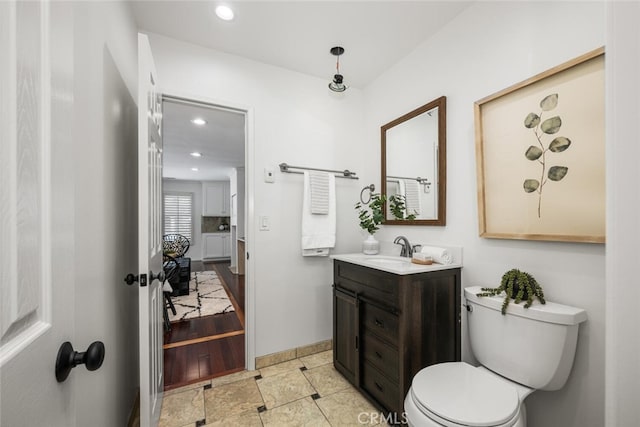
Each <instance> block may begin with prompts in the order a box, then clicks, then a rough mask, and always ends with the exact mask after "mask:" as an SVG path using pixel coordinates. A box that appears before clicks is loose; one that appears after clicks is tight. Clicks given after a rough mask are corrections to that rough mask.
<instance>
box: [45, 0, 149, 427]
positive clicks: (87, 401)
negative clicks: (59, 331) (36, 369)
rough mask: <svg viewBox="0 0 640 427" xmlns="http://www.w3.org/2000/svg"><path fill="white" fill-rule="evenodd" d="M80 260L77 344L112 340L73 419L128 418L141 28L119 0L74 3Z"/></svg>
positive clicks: (87, 380)
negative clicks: (129, 280) (128, 281)
mask: <svg viewBox="0 0 640 427" xmlns="http://www.w3.org/2000/svg"><path fill="white" fill-rule="evenodd" d="M73 8H74V40H75V43H74V57H75V67H74V68H75V69H74V75H75V78H74V98H73V103H74V110H75V117H74V123H73V124H74V129H73V131H74V145H75V153H74V154H75V158H74V173H75V252H76V257H75V259H72V260H71V259H70V260H55V261H56V262H65V263H67V265H68V266H69V268H75V310H76V337H75V341H74V342H73V345H74V347H75V348H76V349H77V350H78V351H84V350H86V348H87V347H88V346H89V344H90V343H91V342H93V341H95V340H100V341H103V342H104V344H105V348H106V353H105V359H104V363H103V365H102V367H101V368H100V369H99V370H97V371H95V372H87V371H86V370H85V369H84V368H83V367H80V368H77V369H76V370H75V371H76V372H73V373H72V375H74V377H75V381H76V383H75V387H76V404H75V408H76V425H78V426H83V425H93V426H115V425H127V420H128V417H129V413H130V411H131V409H132V407H133V403H134V401H135V396H136V391H137V387H138V385H139V379H138V309H137V307H138V299H137V294H138V289H137V287H135V286H131V287H129V286H127V285H126V284H125V283H124V282H123V278H124V277H125V275H126V274H127V273H130V272H134V271H136V270H137V253H138V248H137V148H136V147H137V109H136V101H135V99H136V96H137V95H136V93H137V92H136V91H137V30H136V26H135V24H134V22H133V19H132V16H131V13H130V10H129V5H128V4H126V3H123V2H88V3H86V2H73Z"/></svg>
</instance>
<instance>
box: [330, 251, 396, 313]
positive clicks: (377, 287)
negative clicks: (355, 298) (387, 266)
mask: <svg viewBox="0 0 640 427" xmlns="http://www.w3.org/2000/svg"><path fill="white" fill-rule="evenodd" d="M333 279H334V283H335V284H336V285H339V286H340V287H343V288H346V289H348V290H350V291H352V292H356V293H358V294H359V295H361V296H365V297H369V298H372V299H375V300H378V301H385V303H387V304H390V305H392V306H397V305H398V276H396V275H395V274H391V273H387V272H384V271H379V270H375V269H373V268H369V267H363V266H360V265H355V264H351V263H348V262H343V261H340V260H335V261H334V277H333Z"/></svg>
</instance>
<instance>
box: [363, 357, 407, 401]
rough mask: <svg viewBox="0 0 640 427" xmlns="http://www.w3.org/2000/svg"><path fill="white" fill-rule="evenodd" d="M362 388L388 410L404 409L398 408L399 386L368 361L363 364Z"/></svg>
mask: <svg viewBox="0 0 640 427" xmlns="http://www.w3.org/2000/svg"><path fill="white" fill-rule="evenodd" d="M361 386H362V388H363V389H364V390H365V391H367V392H368V393H369V394H370V395H371V396H373V397H374V398H375V399H376V400H377V401H378V402H380V403H381V404H382V405H383V406H384V407H385V408H387V409H388V410H390V411H396V410H398V409H400V410H401V409H402V408H396V405H397V402H398V396H399V394H398V393H399V390H398V385H397V384H394V383H392V382H391V381H389V380H388V379H387V378H386V377H385V376H384V375H383V374H382V372H380V371H378V370H377V369H376V368H375V367H374V366H373V365H371V364H370V363H369V362H366V361H365V362H364V363H363V364H362V379H361Z"/></svg>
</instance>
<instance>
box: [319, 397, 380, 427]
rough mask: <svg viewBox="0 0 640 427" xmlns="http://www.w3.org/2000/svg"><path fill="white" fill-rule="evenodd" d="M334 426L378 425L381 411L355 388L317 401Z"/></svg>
mask: <svg viewBox="0 0 640 427" xmlns="http://www.w3.org/2000/svg"><path fill="white" fill-rule="evenodd" d="M315 402H316V404H317V405H318V407H319V408H320V410H321V411H322V413H323V414H324V415H325V417H327V419H328V420H329V423H330V424H331V425H332V426H340V427H348V426H358V427H362V426H363V425H377V424H378V422H379V420H380V411H379V410H377V409H376V408H375V407H374V406H373V405H372V404H371V403H369V401H368V400H367V399H365V398H364V397H363V396H362V395H361V394H360V393H358V392H357V391H356V390H354V389H353V388H349V389H347V390H344V391H339V392H337V393H334V394H331V395H329V396H326V397H321V398H320V399H318V400H316V401H315Z"/></svg>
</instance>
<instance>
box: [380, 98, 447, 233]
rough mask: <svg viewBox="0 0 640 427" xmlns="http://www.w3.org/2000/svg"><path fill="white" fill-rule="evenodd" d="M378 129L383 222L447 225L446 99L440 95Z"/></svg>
mask: <svg viewBox="0 0 640 427" xmlns="http://www.w3.org/2000/svg"><path fill="white" fill-rule="evenodd" d="M380 130H381V141H382V151H381V153H382V155H381V157H382V173H381V177H382V185H381V191H380V192H381V194H383V195H384V196H386V199H387V201H386V205H385V221H384V223H385V224H387V225H445V224H446V207H447V203H446V200H447V199H446V195H447V98H446V97H444V96H441V97H440V98H438V99H435V100H433V101H431V102H429V103H428V104H425V105H423V106H422V107H419V108H416V109H415V110H413V111H411V112H409V113H407V114H405V115H404V116H402V117H399V118H397V119H395V120H393V121H392V122H389V123H387V124H386V125H384V126H382V127H381V128H380Z"/></svg>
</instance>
